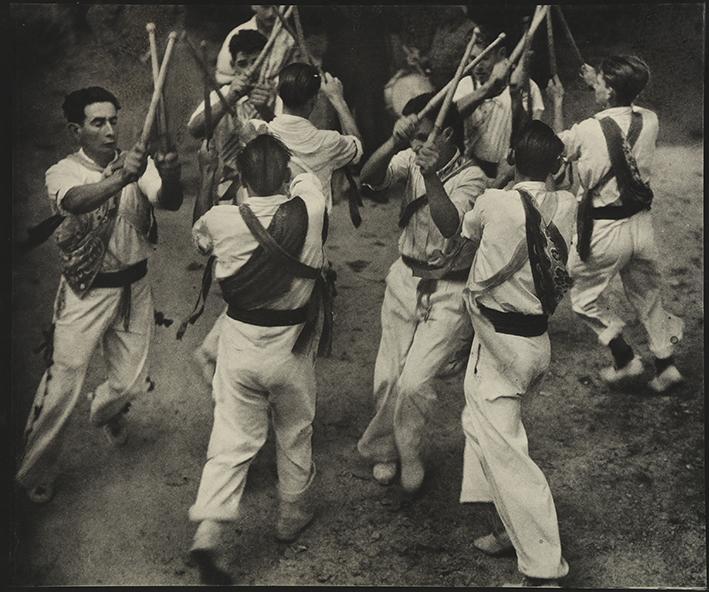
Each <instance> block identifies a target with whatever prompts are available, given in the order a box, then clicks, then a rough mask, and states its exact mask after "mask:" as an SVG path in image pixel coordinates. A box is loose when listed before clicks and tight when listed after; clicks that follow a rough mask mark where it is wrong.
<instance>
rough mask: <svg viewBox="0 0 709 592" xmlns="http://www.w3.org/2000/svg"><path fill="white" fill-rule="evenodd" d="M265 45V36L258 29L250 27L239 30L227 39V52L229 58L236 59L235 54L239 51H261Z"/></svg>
mask: <svg viewBox="0 0 709 592" xmlns="http://www.w3.org/2000/svg"><path fill="white" fill-rule="evenodd" d="M265 45H266V38H265V37H264V36H263V35H261V33H259V32H258V31H253V30H251V29H246V30H241V31H239V32H238V33H237V34H236V35H234V36H233V37H232V38H231V39H229V53H230V54H231V59H232V60H235V59H236V54H237V53H239V52H240V51H243V52H244V53H254V52H256V51H261V50H262V49H263V48H264V46H265Z"/></svg>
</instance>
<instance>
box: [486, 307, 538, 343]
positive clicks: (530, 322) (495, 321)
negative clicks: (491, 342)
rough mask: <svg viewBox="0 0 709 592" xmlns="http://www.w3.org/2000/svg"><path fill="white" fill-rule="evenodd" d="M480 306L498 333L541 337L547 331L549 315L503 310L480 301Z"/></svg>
mask: <svg viewBox="0 0 709 592" xmlns="http://www.w3.org/2000/svg"><path fill="white" fill-rule="evenodd" d="M477 304H478V308H479V309H480V312H481V313H482V314H483V316H485V317H486V318H487V319H488V320H489V321H490V322H491V323H492V326H493V327H495V331H496V332H497V333H505V334H506V335H518V336H519V337H539V336H540V335H544V333H546V331H547V328H548V326H549V317H548V316H547V315H545V314H539V315H528V314H522V313H521V312H502V311H500V310H494V309H492V308H488V307H487V306H483V305H482V304H480V303H479V302H478V303H477Z"/></svg>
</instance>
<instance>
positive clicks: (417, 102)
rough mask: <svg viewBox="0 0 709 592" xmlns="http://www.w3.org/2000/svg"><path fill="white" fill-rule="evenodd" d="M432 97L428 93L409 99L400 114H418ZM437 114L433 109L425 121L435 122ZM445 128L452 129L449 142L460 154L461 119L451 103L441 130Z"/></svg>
mask: <svg viewBox="0 0 709 592" xmlns="http://www.w3.org/2000/svg"><path fill="white" fill-rule="evenodd" d="M433 95H434V93H432V92H429V93H424V94H422V95H419V96H417V97H414V98H413V99H410V100H409V102H408V103H406V105H404V109H403V110H402V112H401V114H402V115H411V114H413V113H418V112H419V111H421V109H423V108H424V107H425V106H426V105H427V104H428V101H429V100H431V97H433ZM437 113H438V111H437V110H435V109H434V110H433V111H430V112H429V114H428V115H427V116H426V119H428V120H430V121H432V122H435V120H436V114H437ZM447 127H450V128H452V129H453V137H452V138H451V140H452V141H453V143H454V144H455V145H456V146H457V147H458V149H459V150H460V151H461V152H462V151H463V150H464V147H463V142H464V135H463V119H462V117H461V116H460V113H459V112H458V108H457V107H456V106H455V104H454V103H451V105H450V107H449V109H448V112H447V113H446V118H445V119H444V120H443V129H445V128H447Z"/></svg>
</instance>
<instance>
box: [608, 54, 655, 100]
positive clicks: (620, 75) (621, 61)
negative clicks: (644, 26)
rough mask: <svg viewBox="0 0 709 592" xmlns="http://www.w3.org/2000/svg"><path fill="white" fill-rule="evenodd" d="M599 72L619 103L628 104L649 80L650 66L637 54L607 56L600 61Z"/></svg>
mask: <svg viewBox="0 0 709 592" xmlns="http://www.w3.org/2000/svg"><path fill="white" fill-rule="evenodd" d="M601 74H602V76H603V79H604V80H605V81H606V84H607V85H608V86H609V87H610V88H612V89H613V90H614V91H615V96H616V101H617V102H618V103H619V104H621V105H630V103H632V102H633V101H634V100H635V97H637V96H638V95H639V94H640V91H642V90H643V89H644V88H645V86H646V85H647V82H648V80H650V68H649V67H648V65H647V64H646V63H645V62H644V61H643V60H641V59H640V58H639V57H637V56H627V55H619V56H610V57H607V58H605V59H604V60H603V61H602V62H601Z"/></svg>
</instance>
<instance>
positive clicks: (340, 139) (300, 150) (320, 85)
mask: <svg viewBox="0 0 709 592" xmlns="http://www.w3.org/2000/svg"><path fill="white" fill-rule="evenodd" d="M320 92H322V93H323V94H324V95H325V96H326V97H327V98H328V100H329V101H330V103H331V105H332V107H333V108H334V109H335V111H336V113H337V118H338V120H339V122H340V127H341V129H342V133H340V132H337V131H335V130H321V129H318V128H316V127H315V126H314V125H313V124H312V123H311V122H310V121H309V119H308V118H309V117H310V115H311V113H312V111H313V109H314V108H315V105H316V102H317V99H318V95H319V93H320ZM278 96H279V97H280V98H281V100H282V101H283V113H282V114H280V115H276V117H275V118H274V119H273V121H271V122H270V123H269V124H268V127H269V129H270V130H271V131H272V132H273V133H274V134H275V135H276V136H278V137H279V138H280V139H281V140H282V141H283V142H284V143H285V145H286V146H288V148H289V149H290V150H291V152H293V156H294V157H295V158H294V161H293V164H294V165H295V166H302V169H303V170H304V171H312V172H313V173H315V175H317V177H318V179H320V183H321V184H322V187H323V192H324V193H325V197H326V198H327V211H328V212H330V211H331V210H332V188H331V182H332V174H333V172H334V171H336V170H337V169H341V168H344V167H345V166H347V165H349V164H357V163H358V162H359V160H360V158H362V140H361V135H360V133H359V129H358V128H357V124H356V122H355V119H354V116H353V115H352V112H351V111H350V108H349V107H348V106H347V103H346V102H345V97H344V89H343V87H342V83H341V82H340V80H339V79H338V78H336V77H334V76H331V75H330V74H328V73H327V72H325V73H324V77H323V78H321V77H320V74H319V73H318V70H317V69H316V68H315V67H313V66H310V65H309V64H304V63H300V62H295V63H293V64H289V65H288V66H286V67H285V68H283V70H281V73H280V74H279V77H278Z"/></svg>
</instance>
